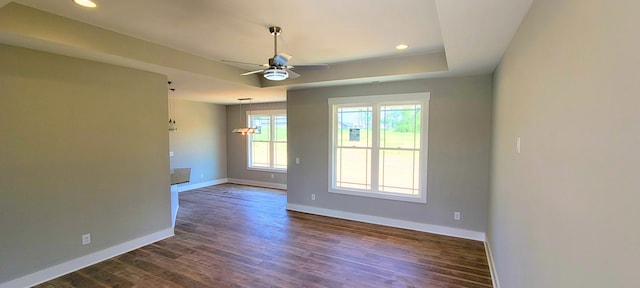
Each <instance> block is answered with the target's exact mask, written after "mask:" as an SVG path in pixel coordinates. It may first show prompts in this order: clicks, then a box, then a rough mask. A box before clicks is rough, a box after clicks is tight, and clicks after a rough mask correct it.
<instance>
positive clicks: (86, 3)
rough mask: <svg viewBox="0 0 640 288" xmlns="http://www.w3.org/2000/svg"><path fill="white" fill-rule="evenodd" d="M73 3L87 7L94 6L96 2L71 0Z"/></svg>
mask: <svg viewBox="0 0 640 288" xmlns="http://www.w3.org/2000/svg"><path fill="white" fill-rule="evenodd" d="M73 2H74V3H76V4H78V5H80V6H83V7H89V8H96V6H97V5H96V3H94V2H93V1H91V0H73Z"/></svg>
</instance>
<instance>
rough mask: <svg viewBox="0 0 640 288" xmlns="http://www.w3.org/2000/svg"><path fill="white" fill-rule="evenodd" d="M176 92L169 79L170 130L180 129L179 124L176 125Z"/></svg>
mask: <svg viewBox="0 0 640 288" xmlns="http://www.w3.org/2000/svg"><path fill="white" fill-rule="evenodd" d="M175 92H176V89H175V88H171V81H169V131H178V126H176V115H175V113H176V106H175V99H174V94H175Z"/></svg>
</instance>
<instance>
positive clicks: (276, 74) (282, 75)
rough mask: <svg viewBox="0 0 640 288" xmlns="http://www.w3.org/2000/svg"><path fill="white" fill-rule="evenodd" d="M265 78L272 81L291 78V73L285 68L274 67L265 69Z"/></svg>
mask: <svg viewBox="0 0 640 288" xmlns="http://www.w3.org/2000/svg"><path fill="white" fill-rule="evenodd" d="M264 78H267V80H271V81H282V80H285V79H287V78H289V73H288V72H287V70H285V69H282V68H277V67H273V68H269V69H266V70H264Z"/></svg>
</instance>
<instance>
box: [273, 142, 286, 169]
mask: <svg viewBox="0 0 640 288" xmlns="http://www.w3.org/2000/svg"><path fill="white" fill-rule="evenodd" d="M273 149H274V151H273V157H274V158H275V159H274V160H275V163H274V168H278V169H287V143H281V142H277V143H274V145H273Z"/></svg>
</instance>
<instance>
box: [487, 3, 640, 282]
mask: <svg viewBox="0 0 640 288" xmlns="http://www.w3.org/2000/svg"><path fill="white" fill-rule="evenodd" d="M638 11H640V1H579V0H574V1H535V2H534V3H533V5H532V6H531V10H530V11H529V13H528V15H527V16H526V17H525V19H524V20H523V22H522V24H521V27H520V28H519V30H518V32H517V33H516V35H515V37H514V39H513V40H512V42H511V44H510V46H509V48H508V50H507V52H506V54H505V55H504V58H503V60H502V63H501V64H500V66H499V70H498V72H497V73H496V75H495V98H494V99H495V100H494V103H495V109H494V110H495V119H494V138H493V139H494V141H493V161H492V166H493V171H492V189H491V203H490V218H489V229H488V237H489V243H490V246H491V248H492V251H493V257H494V260H495V263H496V266H497V271H498V276H499V279H500V284H501V287H503V288H504V287H507V288H509V287H518V288H534V287H535V288H537V287H618V288H621V287H640V279H639V278H638V271H640V270H639V269H638V263H640V229H638V219H640V209H638V204H639V203H640V184H639V182H638V181H639V180H638V179H639V176H640V173H639V172H638V167H640V153H638V147H640V113H639V111H640V96H639V95H640V82H639V81H638V75H639V74H638V67H639V65H640V57H639V56H638V51H640V37H639V36H638V35H640V29H639V27H640V18H639V17H638ZM516 137H521V139H522V142H521V145H522V146H521V147H522V150H521V153H520V154H517V153H516Z"/></svg>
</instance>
